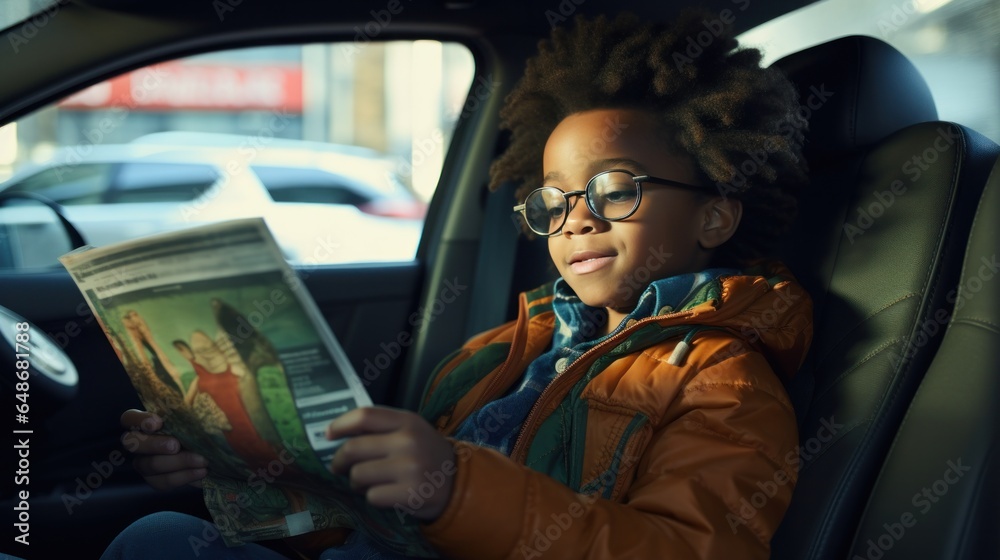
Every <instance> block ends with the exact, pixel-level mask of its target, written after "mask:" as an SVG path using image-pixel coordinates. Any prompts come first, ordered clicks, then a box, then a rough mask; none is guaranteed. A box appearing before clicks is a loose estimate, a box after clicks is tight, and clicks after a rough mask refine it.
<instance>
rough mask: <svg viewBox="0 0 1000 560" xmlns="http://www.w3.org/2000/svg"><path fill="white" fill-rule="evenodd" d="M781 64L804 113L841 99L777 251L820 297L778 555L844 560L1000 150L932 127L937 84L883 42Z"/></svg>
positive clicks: (833, 46)
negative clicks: (926, 81)
mask: <svg viewBox="0 0 1000 560" xmlns="http://www.w3.org/2000/svg"><path fill="white" fill-rule="evenodd" d="M776 64H777V65H778V66H779V67H780V68H782V69H783V70H785V71H786V73H787V74H788V75H789V77H790V78H791V79H792V81H793V82H795V83H796V84H797V86H798V87H799V89H800V93H801V97H802V101H803V102H804V103H808V102H809V95H810V94H813V95H815V92H816V89H814V88H821V86H824V85H825V89H826V91H828V92H833V95H832V96H827V97H828V99H827V101H826V102H825V103H823V104H820V105H819V106H818V107H816V108H811V109H810V111H811V113H812V114H811V119H810V121H811V130H810V131H809V132H808V133H807V142H808V145H807V152H806V153H807V157H808V159H809V163H810V166H811V170H810V177H811V185H810V186H809V188H807V189H805V191H804V193H803V195H802V200H801V203H800V217H799V220H798V221H797V224H796V225H795V229H794V231H793V232H792V234H791V235H789V236H788V238H787V240H786V243H785V244H784V246H783V247H782V248H781V250H780V251H779V256H780V257H781V258H782V259H783V260H784V262H785V263H787V264H788V266H789V267H790V268H791V270H792V272H793V273H794V274H796V275H797V276H798V278H799V279H800V280H801V281H802V283H803V284H804V285H805V287H806V288H807V290H808V291H809V293H810V294H811V295H812V297H813V300H814V303H815V337H814V342H813V347H812V349H811V351H810V355H809V357H808V358H807V361H806V364H805V365H804V366H803V369H802V370H801V371H800V372H799V374H798V376H797V377H796V379H795V382H793V384H792V385H790V386H789V390H790V392H791V394H792V398H793V401H794V402H795V405H796V410H797V413H798V415H799V420H800V439H801V441H800V443H801V445H802V452H801V459H802V461H801V463H800V475H799V485H798V486H797V488H796V491H795V495H794V496H793V500H792V504H791V507H790V508H789V510H788V513H787V514H786V517H785V520H784V522H783V523H782V526H781V528H779V530H778V533H777V534H776V535H775V538H774V540H773V542H772V545H773V554H772V558H779V559H785V558H788V559H793V558H794V559H796V560H827V559H833V558H837V559H842V558H845V557H846V556H847V554H848V548H849V543H850V542H851V539H852V537H853V535H854V533H855V530H856V528H857V520H858V519H859V517H860V516H861V514H862V511H863V509H864V506H865V503H866V502H867V499H868V496H869V493H870V492H871V490H872V487H873V484H874V481H875V478H876V476H877V474H878V472H879V469H880V468H881V465H882V463H883V461H884V460H885V457H886V454H887V451H888V449H889V446H890V444H891V443H892V439H893V437H894V436H895V434H896V431H897V429H898V428H899V426H900V424H901V422H902V418H903V415H904V413H905V412H906V409H907V406H908V405H909V403H910V401H911V399H912V398H913V395H914V393H915V392H916V389H917V386H918V385H919V384H920V381H921V379H922V378H923V376H924V373H925V372H926V371H927V369H928V367H929V366H930V363H931V361H932V359H933V358H934V355H935V352H936V351H937V348H938V346H939V345H940V342H941V338H942V336H941V333H942V332H943V331H944V330H945V326H944V324H943V323H939V322H938V318H939V315H936V314H937V313H938V311H939V310H942V309H945V310H947V309H950V307H949V305H950V304H949V303H948V302H947V294H948V292H949V290H951V289H952V288H953V287H954V286H956V285H957V283H958V280H959V271H960V269H961V259H962V256H963V254H964V252H965V244H966V240H967V238H968V233H969V226H970V224H971V222H972V217H973V214H974V212H975V209H976V206H977V203H978V201H979V197H980V193H981V192H982V188H983V185H984V184H985V182H986V176H987V174H988V172H989V169H990V166H991V165H992V163H993V161H994V160H995V158H996V154H997V146H996V145H995V144H994V143H992V142H990V141H989V140H987V139H985V138H984V137H982V136H981V135H979V134H977V133H975V132H973V131H971V130H969V129H966V128H964V127H961V126H958V125H954V124H950V123H942V122H924V121H932V120H933V119H934V118H936V117H935V112H934V109H933V106H932V105H931V104H930V103H931V102H930V95H929V93H928V92H927V87H926V85H922V83H921V82H922V80H919V74H918V73H917V72H916V70H915V69H914V68H913V66H912V64H911V63H910V62H909V61H907V60H906V59H905V57H903V55H901V54H900V53H898V52H896V51H895V50H894V49H892V48H891V47H889V46H888V45H885V44H884V43H882V42H881V41H878V40H877V39H872V38H865V37H847V38H843V39H838V40H835V41H832V42H830V43H827V44H824V45H820V46H818V47H814V48H811V49H808V50H806V51H803V52H800V53H797V54H794V55H791V56H789V57H787V58H786V59H783V60H781V61H778V62H777V63H776ZM814 105H815V104H814ZM917 123H920V124H917ZM946 321H947V320H945V322H946ZM935 327H936V328H935Z"/></svg>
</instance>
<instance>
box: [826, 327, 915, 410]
mask: <svg viewBox="0 0 1000 560" xmlns="http://www.w3.org/2000/svg"><path fill="white" fill-rule="evenodd" d="M900 342H906V339H905V338H893V339H890V340H888V341H886V342H884V343H882V344H881V345H879V346H878V347H877V348H875V349H874V350H872V351H871V352H869V353H868V354H867V355H865V357H863V358H861V359H860V360H859V361H858V362H857V363H855V364H853V365H852V366H851V367H849V368H847V369H846V370H844V371H843V372H842V373H841V374H840V375H838V376H837V377H835V378H834V379H833V381H831V382H830V384H829V385H827V386H826V387H824V388H823V389H822V391H820V393H819V394H818V395H816V399H820V398H822V397H823V395H825V394H826V393H827V392H828V391H829V390H830V389H833V387H834V386H836V385H837V384H838V383H840V381H841V380H842V379H843V378H844V377H846V376H847V375H848V374H849V373H851V372H853V371H854V370H856V369H858V368H859V367H861V366H862V365H864V364H865V363H867V362H869V361H870V360H871V359H872V358H874V357H875V356H877V355H879V354H881V353H882V351H883V350H885V349H886V348H889V347H890V346H894V345H896V344H898V343H900Z"/></svg>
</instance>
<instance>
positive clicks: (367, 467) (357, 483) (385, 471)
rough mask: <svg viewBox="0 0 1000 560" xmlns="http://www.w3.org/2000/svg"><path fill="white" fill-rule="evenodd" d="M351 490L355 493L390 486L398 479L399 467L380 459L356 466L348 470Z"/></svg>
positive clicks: (389, 461)
mask: <svg viewBox="0 0 1000 560" xmlns="http://www.w3.org/2000/svg"><path fill="white" fill-rule="evenodd" d="M350 472H351V474H350V477H349V478H350V481H351V489H352V490H354V491H355V492H361V491H365V490H368V489H369V488H371V487H372V486H376V485H379V484H391V483H394V482H396V481H397V479H398V478H399V474H400V473H399V466H398V465H397V463H396V461H393V460H392V459H380V460H377V461H369V462H367V463H363V464H356V465H354V466H353V467H351V470H350Z"/></svg>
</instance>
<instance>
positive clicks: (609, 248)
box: [543, 109, 714, 326]
mask: <svg viewBox="0 0 1000 560" xmlns="http://www.w3.org/2000/svg"><path fill="white" fill-rule="evenodd" d="M543 157H544V160H543V173H544V176H545V183H544V184H545V185H546V186H553V187H558V188H560V189H562V190H563V191H571V190H583V189H585V188H586V186H587V182H588V181H589V180H590V178H591V177H593V176H594V175H596V174H598V173H600V172H602V171H607V170H609V169H626V170H628V171H631V172H632V173H635V174H636V175H651V176H654V177H660V178H663V179H671V180H674V181H680V182H682V183H688V184H698V176H697V174H696V173H695V168H694V165H693V163H692V161H691V159H690V157H689V156H688V155H687V154H684V153H678V152H677V151H676V150H673V149H671V148H669V147H668V144H667V143H666V142H665V141H664V140H663V138H662V135H661V133H660V132H659V130H658V129H657V127H656V124H655V120H654V117H653V116H651V115H649V114H648V113H645V112H643V111H639V110H632V109H599V110H592V111H586V112H582V113H576V114H573V115H570V116H569V117H567V118H566V119H564V120H563V121H562V122H561V123H559V125H558V126H557V127H556V128H555V130H553V131H552V134H551V135H550V136H549V139H548V142H547V143H546V144H545V153H544V156H543ZM706 191H707V192H709V193H712V194H714V191H713V190H710V189H706ZM570 204H571V205H572V207H571V209H570V211H569V214H568V216H567V219H566V224H565V225H564V226H563V229H562V231H561V232H560V233H559V234H557V235H555V236H553V237H550V238H549V254H550V255H551V256H552V260H553V262H554V263H555V265H556V268H557V269H559V273H560V274H561V275H562V277H563V278H564V279H565V280H566V282H567V283H569V285H570V287H571V288H573V290H574V291H575V292H576V294H577V295H578V296H579V297H580V299H581V300H583V302H584V303H586V304H587V305H591V306H594V307H605V308H607V309H608V313H609V323H610V322H611V321H613V320H615V319H620V317H621V316H623V315H624V314H627V313H629V312H630V311H632V309H633V308H634V307H635V304H636V302H637V300H638V298H639V295H640V294H641V293H642V291H643V290H644V289H645V288H646V286H648V285H649V283H650V282H651V281H653V280H657V279H660V278H666V277H668V276H674V275H677V274H682V273H687V272H697V271H699V270H703V269H704V268H706V267H707V265H708V260H709V257H710V253H709V252H708V251H706V250H704V249H702V248H701V247H700V246H699V241H700V239H701V235H702V230H703V229H704V227H705V224H706V220H707V217H706V212H709V211H710V208H709V207H710V206H711V199H708V200H704V199H702V200H701V201H700V202H699V198H697V197H696V195H695V194H694V193H693V192H691V191H687V190H683V189H679V188H674V187H669V186H660V185H656V184H653V183H643V185H642V201H641V203H640V205H639V208H638V210H636V212H635V214H633V215H632V216H630V217H629V218H627V219H625V220H622V221H618V222H607V221H604V220H601V219H600V218H597V217H596V216H594V215H593V214H592V213H591V212H590V210H588V208H587V205H586V203H585V202H584V201H583V199H582V197H580V198H573V199H571V200H570ZM615 324H617V323H614V324H612V326H614V325H615Z"/></svg>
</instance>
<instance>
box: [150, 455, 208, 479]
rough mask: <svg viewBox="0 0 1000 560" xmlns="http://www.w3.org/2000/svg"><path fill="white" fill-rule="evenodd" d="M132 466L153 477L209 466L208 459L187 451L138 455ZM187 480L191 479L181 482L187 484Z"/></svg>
mask: <svg viewBox="0 0 1000 560" xmlns="http://www.w3.org/2000/svg"><path fill="white" fill-rule="evenodd" d="M132 466H133V467H134V468H135V470H136V472H138V473H139V474H141V475H142V476H143V477H147V478H151V477H159V476H165V475H169V474H174V473H179V472H184V471H191V470H204V468H205V467H206V466H208V461H206V460H205V458H204V457H202V456H201V455H198V454H197V453H192V452H190V451H185V452H183V453H178V454H177V455H149V456H140V457H136V458H135V459H132ZM187 482H190V481H186V482H182V483H181V484H187Z"/></svg>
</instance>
